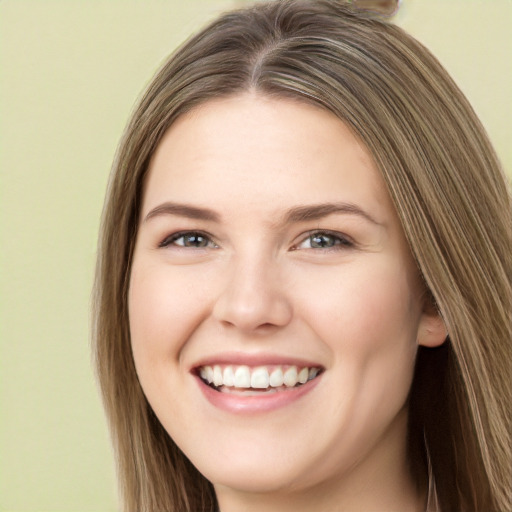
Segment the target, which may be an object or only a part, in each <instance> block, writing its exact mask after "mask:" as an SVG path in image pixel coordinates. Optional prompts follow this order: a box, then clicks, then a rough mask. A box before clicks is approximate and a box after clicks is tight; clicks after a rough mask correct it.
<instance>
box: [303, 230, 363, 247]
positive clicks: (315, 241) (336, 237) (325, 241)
mask: <svg viewBox="0 0 512 512" xmlns="http://www.w3.org/2000/svg"><path fill="white" fill-rule="evenodd" d="M353 246H354V244H353V243H352V242H351V241H350V240H349V239H348V238H347V237H346V236H344V235H342V234H341V233H332V232H329V231H315V232H313V233H310V234H309V235H308V237H307V238H305V239H304V240H302V241H301V242H300V243H298V244H296V245H294V246H293V249H294V250H296V249H335V250H336V249H343V248H350V247H353Z"/></svg>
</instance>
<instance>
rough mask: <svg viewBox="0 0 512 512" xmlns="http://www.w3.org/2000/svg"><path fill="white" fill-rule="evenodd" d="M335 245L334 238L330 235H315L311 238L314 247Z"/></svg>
mask: <svg viewBox="0 0 512 512" xmlns="http://www.w3.org/2000/svg"><path fill="white" fill-rule="evenodd" d="M333 245H334V240H333V238H332V236H329V235H314V236H313V237H312V238H311V246H312V247H320V248H325V247H332V246H333Z"/></svg>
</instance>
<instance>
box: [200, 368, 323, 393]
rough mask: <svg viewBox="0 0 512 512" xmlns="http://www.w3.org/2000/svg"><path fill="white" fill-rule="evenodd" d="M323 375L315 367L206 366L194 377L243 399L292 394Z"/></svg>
mask: <svg viewBox="0 0 512 512" xmlns="http://www.w3.org/2000/svg"><path fill="white" fill-rule="evenodd" d="M322 372H323V369H322V368H321V367H318V366H309V367H308V366H304V367H300V366H295V365H265V366H256V367H250V366H247V365H213V366H209V365H205V366H200V367H198V368H197V369H196V374H197V376H198V377H199V378H200V379H201V380H202V381H203V382H204V384H206V385H207V386H209V387H210V388H212V389H214V390H215V391H217V392H219V393H225V394H231V395H239V396H244V397H251V396H262V395H267V394H273V393H281V392H287V391H291V390H294V389H297V388H299V387H302V386H304V385H305V384H307V383H309V382H310V381H312V380H314V379H316V378H317V377H318V376H319V375H320V374H321V373H322Z"/></svg>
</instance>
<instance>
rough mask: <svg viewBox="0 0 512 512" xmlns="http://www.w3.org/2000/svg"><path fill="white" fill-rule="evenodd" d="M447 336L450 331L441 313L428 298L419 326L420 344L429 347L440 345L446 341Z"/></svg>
mask: <svg viewBox="0 0 512 512" xmlns="http://www.w3.org/2000/svg"><path fill="white" fill-rule="evenodd" d="M447 336H448V331H447V330H446V325H445V323H444V320H443V319H442V317H441V314H440V313H439V311H438V310H437V308H436V307H435V306H434V304H433V303H432V302H431V301H430V300H428V301H427V304H425V307H424V308H423V313H422V315H421V319H420V324H419V326H418V345H422V346H424V347H429V348H434V347H439V346H440V345H442V344H443V343H444V342H445V341H446V338H447Z"/></svg>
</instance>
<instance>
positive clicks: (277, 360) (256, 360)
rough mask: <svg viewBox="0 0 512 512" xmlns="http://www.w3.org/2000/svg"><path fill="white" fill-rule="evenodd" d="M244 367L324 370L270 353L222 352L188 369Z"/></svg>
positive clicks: (304, 361) (316, 365)
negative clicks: (274, 366) (281, 366)
mask: <svg viewBox="0 0 512 512" xmlns="http://www.w3.org/2000/svg"><path fill="white" fill-rule="evenodd" d="M216 364H218V365H228V364H229V365H246V366H250V367H256V366H267V365H287V366H297V367H300V368H305V367H308V368H322V369H323V368H324V366H323V365H322V364H319V363H318V362H315V361H313V360H311V359H303V358H297V357H292V356H287V355H283V354H270V353H243V352H222V353H217V354H212V355H210V356H205V357H203V358H201V359H200V360H198V361H196V362H194V363H193V364H192V366H191V367H190V369H191V370H196V369H197V368H201V366H214V365H216Z"/></svg>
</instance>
